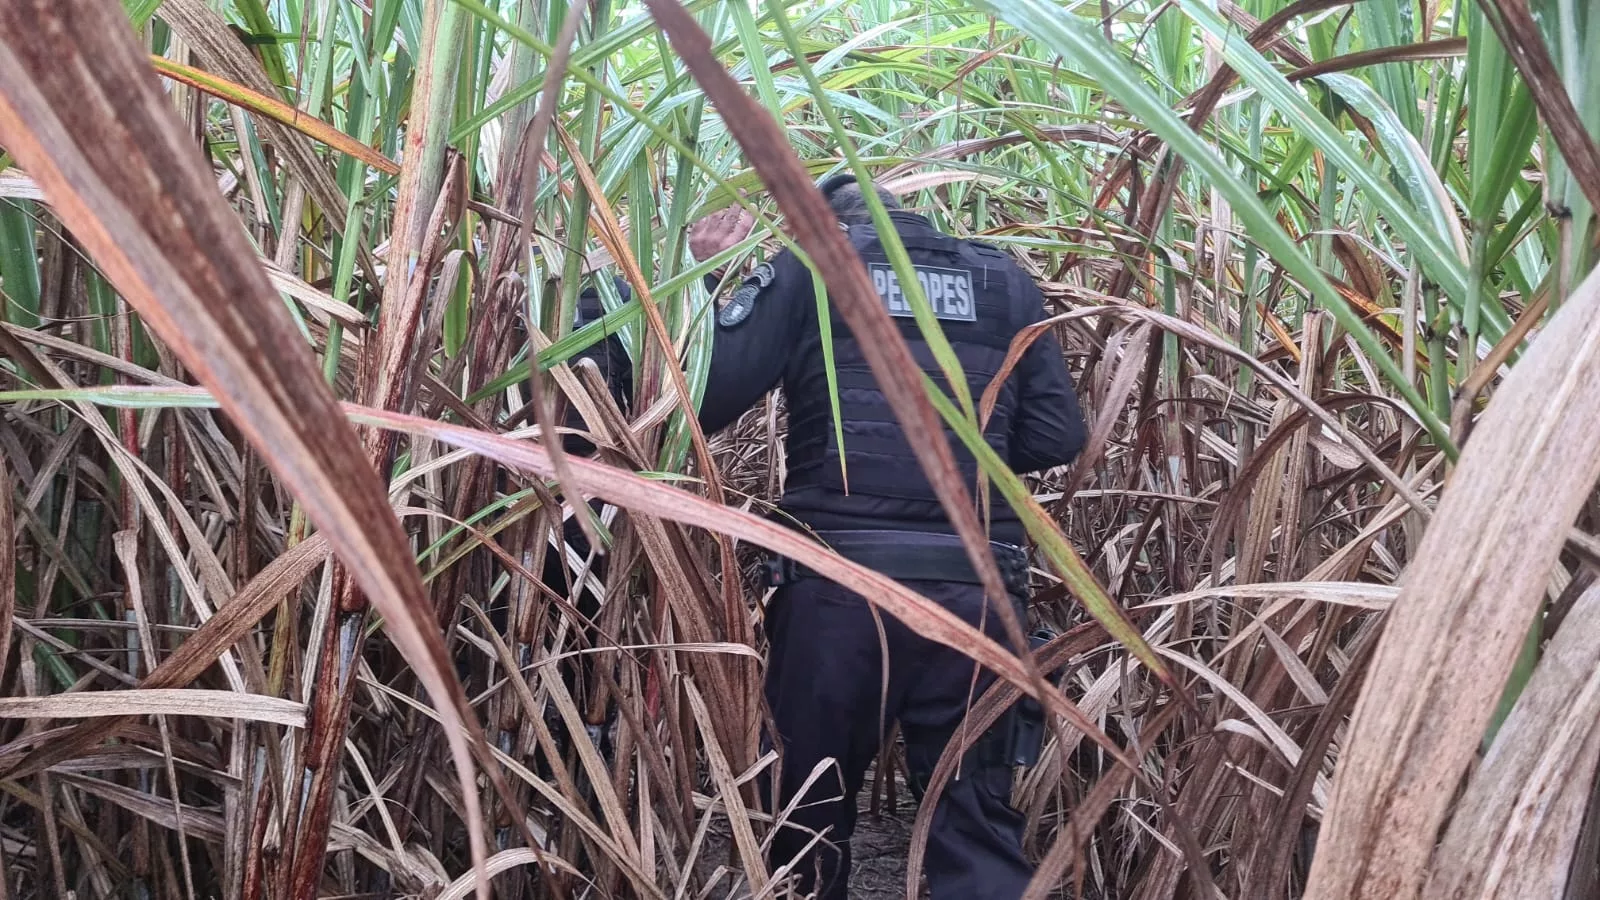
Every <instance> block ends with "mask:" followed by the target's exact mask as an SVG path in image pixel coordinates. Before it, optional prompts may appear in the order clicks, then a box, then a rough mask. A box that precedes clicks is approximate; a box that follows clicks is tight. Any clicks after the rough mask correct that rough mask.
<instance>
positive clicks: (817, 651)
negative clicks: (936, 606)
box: [766, 550, 1033, 900]
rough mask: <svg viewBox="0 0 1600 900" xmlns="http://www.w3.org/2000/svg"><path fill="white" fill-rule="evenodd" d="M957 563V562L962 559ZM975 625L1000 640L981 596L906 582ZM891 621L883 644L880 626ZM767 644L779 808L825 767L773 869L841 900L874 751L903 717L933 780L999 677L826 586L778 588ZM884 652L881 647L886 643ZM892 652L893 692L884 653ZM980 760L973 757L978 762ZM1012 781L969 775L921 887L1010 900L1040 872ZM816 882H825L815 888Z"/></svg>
mask: <svg viewBox="0 0 1600 900" xmlns="http://www.w3.org/2000/svg"><path fill="white" fill-rule="evenodd" d="M956 552H960V551H959V550H958V551H956ZM906 584H907V585H908V586H909V587H911V588H912V589H914V590H916V591H917V592H919V593H921V594H922V595H923V596H925V597H928V598H930V599H932V600H935V601H937V602H939V603H940V604H942V605H944V606H945V608H947V609H949V610H950V611H951V612H953V613H955V614H956V615H958V616H960V617H961V618H962V619H964V620H966V621H967V622H969V623H970V624H972V625H974V626H978V625H979V622H980V617H981V618H982V619H983V624H982V627H983V629H984V630H985V631H986V632H988V634H989V635H991V636H992V637H995V638H996V639H998V640H1001V641H1002V642H1004V637H1003V634H1004V631H1003V626H1002V624H1001V622H1000V619H999V613H997V612H995V611H994V610H993V609H991V610H989V612H988V615H987V616H983V609H982V607H983V590H982V588H981V587H979V586H978V585H972V584H953V583H949V582H932V581H908V582H906ZM879 621H881V623H882V633H881V637H880V632H879V628H878V625H877V624H876V623H877V622H879ZM767 628H768V634H769V635H770V638H771V645H772V650H771V655H770V659H769V662H768V672H767V683H766V695H767V702H768V704H769V705H770V706H771V708H772V711H773V715H774V717H775V719H776V721H777V727H778V732H779V734H780V735H781V737H782V740H783V774H782V778H781V785H780V788H781V790H780V798H781V801H782V803H783V806H782V807H780V809H782V808H787V806H788V805H789V803H790V801H792V800H793V799H794V797H795V795H796V794H797V793H798V792H799V790H800V788H801V787H802V786H804V784H805V782H806V779H807V778H808V777H809V776H810V774H811V772H812V770H813V769H814V768H816V766H817V764H818V763H820V762H822V761H824V760H826V759H830V758H831V759H833V760H837V765H829V767H828V768H827V769H826V770H825V771H824V772H823V774H822V775H821V776H820V777H819V778H817V779H816V780H815V781H814V782H813V783H812V786H811V788H810V789H809V790H808V791H807V793H806V795H805V797H804V799H803V800H801V802H800V804H799V805H798V808H797V809H796V811H795V812H794V813H792V814H791V815H790V816H789V818H788V822H789V825H790V826H797V827H784V828H781V829H780V830H779V831H778V833H777V834H776V835H775V836H774V839H773V844H772V851H771V865H772V867H773V868H774V869H775V870H776V869H777V868H778V867H779V866H782V865H785V864H788V863H790V862H792V861H794V860H795V859H796V857H797V856H799V855H800V854H801V853H802V852H803V851H805V848H806V847H807V845H808V844H811V843H812V841H813V840H814V836H815V835H816V834H817V833H821V834H822V838H821V840H820V841H818V842H816V844H815V845H814V847H813V849H812V850H811V851H810V853H809V854H807V855H806V858H804V859H801V860H800V861H798V862H795V864H794V871H795V872H797V873H798V874H799V875H800V878H801V882H800V884H801V888H802V890H803V891H806V892H809V891H812V890H816V891H817V897H819V898H822V900H846V898H847V897H848V896H849V894H848V890H847V888H848V880H849V873H850V836H851V834H852V833H853V832H854V830H855V821H856V794H857V792H858V791H859V790H860V789H861V785H862V781H863V778H864V776H865V774H866V770H867V767H868V765H870V764H871V763H872V761H873V760H874V759H875V758H876V756H877V753H878V748H879V742H880V740H881V738H882V736H883V734H884V733H886V732H887V730H888V726H889V725H890V723H892V722H894V721H896V720H898V721H899V722H900V728H901V733H902V734H903V735H904V736H905V741H906V752H907V755H908V762H909V763H910V768H911V769H912V771H913V772H916V771H919V770H921V771H923V772H927V773H931V772H932V770H933V767H934V764H935V763H936V762H937V761H938V759H939V755H940V754H941V753H942V752H943V751H944V747H945V744H946V743H947V742H948V741H949V740H950V737H951V735H952V734H953V733H954V732H955V729H956V728H957V726H958V725H959V723H960V721H961V719H962V717H963V716H964V715H965V713H966V709H967V706H968V703H969V696H970V698H971V700H973V701H975V700H976V699H977V697H979V696H980V695H981V694H982V692H983V691H984V689H985V688H987V687H988V685H989V684H990V682H991V681H992V680H993V676H991V675H989V674H988V673H986V672H984V671H983V670H981V669H980V670H979V680H978V683H977V686H976V690H975V691H973V685H972V676H973V669H974V666H973V663H972V661H971V659H969V658H968V657H966V656H963V655H962V654H961V653H959V652H957V651H955V650H952V649H950V648H949V647H945V646H942V645H940V644H936V643H934V642H932V641H929V640H926V639H924V638H922V637H919V636H918V635H916V634H914V633H913V632H912V631H911V630H910V629H908V628H907V627H906V626H904V625H902V624H901V623H900V622H898V621H897V620H895V619H893V618H892V617H890V616H887V615H882V614H880V615H878V616H877V617H876V619H875V618H874V615H873V611H872V609H871V607H870V606H869V605H868V604H867V602H866V601H865V600H864V599H862V598H861V596H860V595H859V594H855V593H852V592H850V591H847V590H845V589H844V588H841V587H839V586H838V585H836V584H834V583H833V582H831V581H826V580H824V579H821V578H803V579H800V580H798V581H796V582H794V583H792V584H789V585H787V586H785V587H782V588H780V589H779V590H778V591H777V593H776V594H775V596H774V598H773V600H772V603H771V605H770V606H769V608H768V613H767ZM880 641H881V643H880ZM884 648H887V650H888V663H889V664H888V670H889V671H888V682H887V688H888V689H887V692H885V691H884V677H883V649H884ZM974 756H975V754H973V753H970V752H969V754H968V759H969V760H971V759H972V758H973V757H974ZM1010 792H1011V770H1010V769H1009V768H1006V767H1003V766H994V767H990V768H987V769H981V770H975V769H974V767H973V765H972V764H971V763H968V764H966V765H964V766H963V767H962V771H961V776H960V778H959V779H953V780H951V781H950V782H949V783H948V784H947V785H946V787H945V789H944V792H943V794H942V795H941V796H940V798H939V805H938V807H937V808H936V810H935V811H934V815H933V827H932V831H931V833H930V835H929V838H928V854H927V866H926V877H927V882H928V886H929V888H930V890H931V891H932V894H933V898H934V900H956V898H960V900H1015V898H1017V897H1020V896H1021V895H1022V892H1023V889H1024V888H1025V887H1026V886H1027V884H1028V879H1029V878H1030V876H1031V875H1032V874H1033V870H1032V867H1031V866H1030V865H1029V864H1028V862H1027V860H1026V859H1025V858H1024V857H1023V855H1022V826H1023V817H1022V815H1021V814H1020V813H1018V812H1017V811H1016V810H1015V809H1013V808H1012V807H1011V805H1010V802H1009V801H1010ZM819 874H820V878H821V880H820V881H817V880H815V878H816V876H817V875H819Z"/></svg>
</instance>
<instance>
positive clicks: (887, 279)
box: [867, 262, 978, 322]
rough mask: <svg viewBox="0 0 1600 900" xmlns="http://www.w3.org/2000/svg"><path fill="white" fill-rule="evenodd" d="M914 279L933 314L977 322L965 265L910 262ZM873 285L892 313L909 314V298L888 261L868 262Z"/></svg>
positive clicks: (968, 272)
mask: <svg viewBox="0 0 1600 900" xmlns="http://www.w3.org/2000/svg"><path fill="white" fill-rule="evenodd" d="M913 268H914V269H916V271H917V282H918V283H920V284H921V285H922V293H923V294H924V295H925V296H926V297H927V298H928V305H929V306H930V307H932V308H933V315H934V317H935V318H938V319H944V320H947V321H954V322H976V321H977V320H978V310H977V305H976V303H974V301H973V292H972V273H971V272H970V271H968V270H966V269H942V268H938V267H935V266H913ZM867 271H868V272H870V273H871V275H872V286H873V287H874V288H876V289H877V291H878V296H879V297H880V298H881V299H882V300H883V306H884V308H885V309H887V310H888V311H889V315H891V316H899V317H900V318H911V317H912V312H911V301H910V300H908V299H906V295H905V292H903V291H902V290H901V289H900V279H899V277H898V276H897V275H896V274H895V271H894V269H893V267H891V266H890V265H889V264H888V263H876V262H875V263H869V264H868V265H867Z"/></svg>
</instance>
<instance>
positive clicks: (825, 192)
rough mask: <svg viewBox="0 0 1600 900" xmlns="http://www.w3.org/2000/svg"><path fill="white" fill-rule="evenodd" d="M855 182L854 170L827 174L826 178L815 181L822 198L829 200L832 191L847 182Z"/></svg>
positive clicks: (831, 196)
mask: <svg viewBox="0 0 1600 900" xmlns="http://www.w3.org/2000/svg"><path fill="white" fill-rule="evenodd" d="M855 183H856V176H855V173H854V172H840V173H839V174H837V175H829V176H828V177H827V178H824V179H822V180H821V181H819V182H817V190H819V191H821V192H822V196H823V198H824V199H830V200H831V199H832V198H833V192H834V191H837V190H838V189H839V188H842V187H844V186H845V185H847V184H855Z"/></svg>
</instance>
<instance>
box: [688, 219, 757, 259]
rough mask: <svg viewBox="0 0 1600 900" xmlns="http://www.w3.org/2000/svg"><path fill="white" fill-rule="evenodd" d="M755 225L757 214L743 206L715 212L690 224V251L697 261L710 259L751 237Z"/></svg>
mask: <svg viewBox="0 0 1600 900" xmlns="http://www.w3.org/2000/svg"><path fill="white" fill-rule="evenodd" d="M755 227H756V219H755V216H752V215H750V214H749V213H748V212H745V210H744V208H743V207H740V206H730V207H728V208H727V209H724V210H721V211H719V212H714V213H712V214H711V215H709V216H706V217H705V218H703V219H701V220H700V221H698V222H696V223H694V224H693V225H691V226H689V252H690V253H691V254H693V255H694V258H695V259H696V260H697V261H702V260H707V259H710V258H711V257H713V256H716V255H717V254H718V253H721V252H723V251H724V250H727V249H728V248H729V247H732V246H734V245H735V244H738V243H739V242H740V241H742V240H744V239H745V238H747V237H749V236H750V231H751V229H753V228H755Z"/></svg>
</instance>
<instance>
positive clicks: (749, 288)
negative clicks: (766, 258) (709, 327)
mask: <svg viewBox="0 0 1600 900" xmlns="http://www.w3.org/2000/svg"><path fill="white" fill-rule="evenodd" d="M773 274H774V273H773V271H772V265H771V264H770V263H762V264H761V265H759V266H756V269H755V271H754V272H751V273H750V275H749V277H747V278H745V280H744V283H743V284H741V285H739V286H738V287H737V288H735V289H734V292H733V296H732V297H729V298H728V302H727V303H724V304H723V305H722V309H721V311H719V312H718V313H717V324H718V325H720V326H722V327H723V328H735V327H737V326H739V325H741V324H743V322H744V320H745V319H748V318H750V313H751V312H753V311H754V310H755V308H756V298H757V297H759V296H760V295H761V292H762V291H763V290H765V289H766V287H767V285H770V284H772V279H773Z"/></svg>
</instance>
